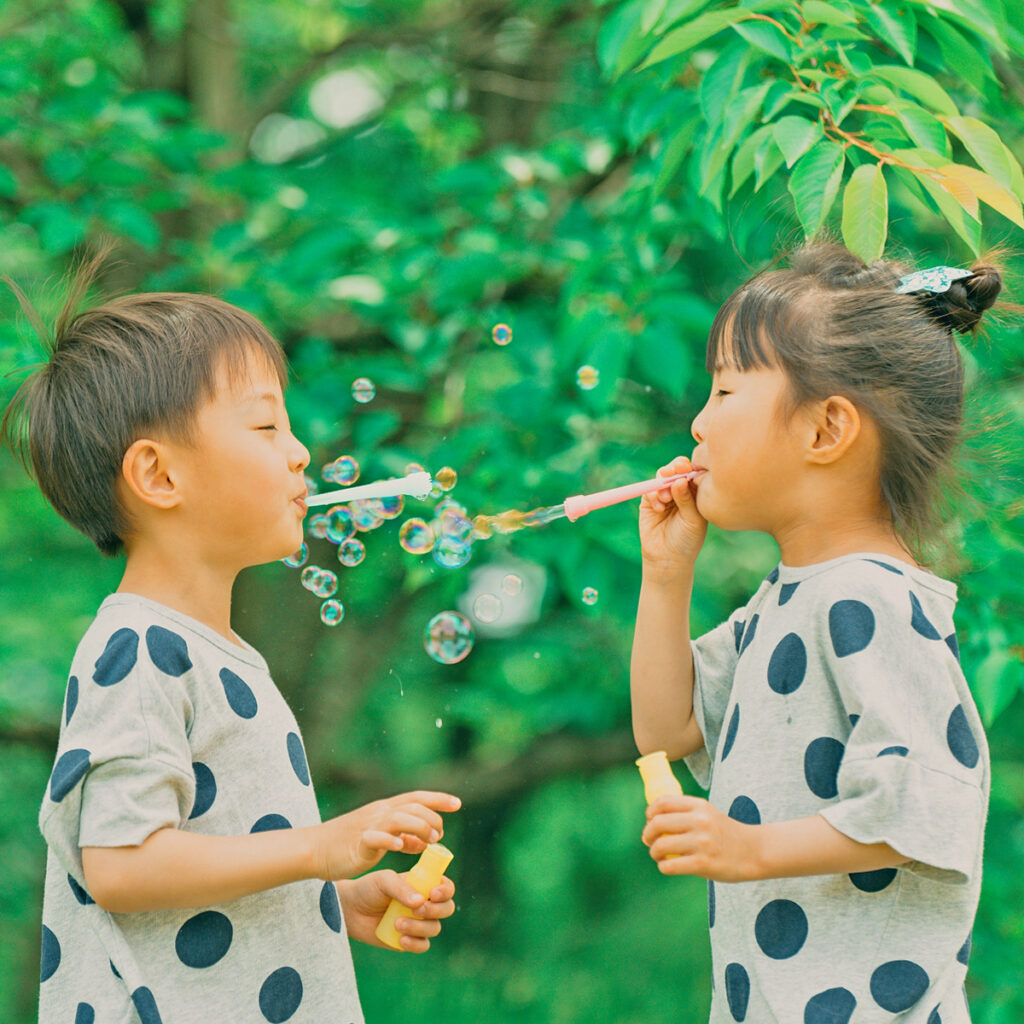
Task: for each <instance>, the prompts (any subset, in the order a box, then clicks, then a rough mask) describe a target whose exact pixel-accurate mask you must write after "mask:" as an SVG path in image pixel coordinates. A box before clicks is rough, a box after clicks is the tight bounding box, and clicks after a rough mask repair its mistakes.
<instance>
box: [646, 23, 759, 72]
mask: <svg viewBox="0 0 1024 1024" xmlns="http://www.w3.org/2000/svg"><path fill="white" fill-rule="evenodd" d="M748 17H749V14H748V13H747V12H746V11H743V10H739V9H738V8H733V9H732V10H728V11H708V12H707V14H702V15H700V17H698V18H694V19H693V21H691V22H688V23H687V24H685V25H680V26H679V28H674V29H672V31H671V32H669V33H668V34H667V35H666V36H665V38H664V39H662V41H661V42H660V43H658V45H657V46H656V47H655V48H654V49H653V50H651V52H650V54H648V56H647V59H646V60H645V61H644V62H643V63H642V64H641V65H640V70H643V69H644V68H649V67H650V66H651V65H652V64H658V63H660V62H661V61H663V60H668V58H669V57H676V56H678V55H679V54H681V53H686V51H687V50H692V49H693V48H694V47H695V46H697V45H698V44H700V43H703V42H704V40H705V39H710V38H711V37H712V36H713V35H717V34H718V33H719V32H721V31H722V30H723V29H726V28H728V27H729V26H730V25H733V24H735V23H736V22H738V21H743V20H744V19H746V18H748Z"/></svg>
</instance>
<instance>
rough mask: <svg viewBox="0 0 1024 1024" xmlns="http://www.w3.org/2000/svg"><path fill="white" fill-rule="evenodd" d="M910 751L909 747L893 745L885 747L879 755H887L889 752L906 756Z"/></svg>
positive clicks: (898, 755)
mask: <svg viewBox="0 0 1024 1024" xmlns="http://www.w3.org/2000/svg"><path fill="white" fill-rule="evenodd" d="M909 753H910V748H909V747H901V746H892V747H883V748H882V749H881V750H880V751H879V752H878V755H877V756H878V757H885V756H886V755H888V754H895V755H896V756H897V757H906V756H907V754H909Z"/></svg>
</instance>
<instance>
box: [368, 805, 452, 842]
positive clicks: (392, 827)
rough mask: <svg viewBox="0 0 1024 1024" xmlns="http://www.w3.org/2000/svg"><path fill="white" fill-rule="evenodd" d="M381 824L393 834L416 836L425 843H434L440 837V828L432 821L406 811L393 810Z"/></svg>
mask: <svg viewBox="0 0 1024 1024" xmlns="http://www.w3.org/2000/svg"><path fill="white" fill-rule="evenodd" d="M382 824H383V825H384V826H385V828H386V829H387V830H388V831H389V832H391V833H392V834H393V835H398V836H401V835H409V836H416V837H417V838H418V839H422V840H423V841H424V842H425V843H436V842H437V841H438V839H440V838H441V830H440V829H439V828H437V827H436V826H435V825H434V824H433V823H432V822H430V821H427V820H426V819H425V818H421V817H420V816H419V815H418V814H409V813H408V812H406V811H393V812H392V813H391V815H390V816H389V817H388V819H387V821H386V822H382ZM438 824H440V822H439V823H438Z"/></svg>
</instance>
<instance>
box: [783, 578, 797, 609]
mask: <svg viewBox="0 0 1024 1024" xmlns="http://www.w3.org/2000/svg"><path fill="white" fill-rule="evenodd" d="M799 586H800V584H799V583H783V584H782V586H781V587H779V604H780V605H783V604H785V603H786V602H787V601H788V600H789V599H790V598H791V597H792V596H793V595H794V594H795V593H796V588H797V587H799Z"/></svg>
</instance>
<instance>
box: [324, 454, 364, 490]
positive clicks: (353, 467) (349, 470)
mask: <svg viewBox="0 0 1024 1024" xmlns="http://www.w3.org/2000/svg"><path fill="white" fill-rule="evenodd" d="M320 475H321V476H322V477H323V478H324V479H325V480H327V481H328V482H329V483H332V484H338V485H339V486H341V487H348V486H349V485H351V484H354V483H355V482H356V481H357V480H358V479H359V463H358V462H356V460H355V459H354V458H352V456H351V455H340V456H339V457H338V458H336V459H335V460H334V461H333V462H328V463H327V465H326V466H324V468H323V469H322V470H320Z"/></svg>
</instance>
